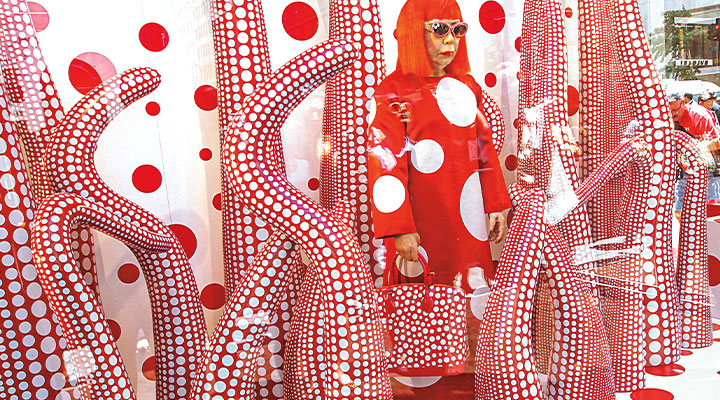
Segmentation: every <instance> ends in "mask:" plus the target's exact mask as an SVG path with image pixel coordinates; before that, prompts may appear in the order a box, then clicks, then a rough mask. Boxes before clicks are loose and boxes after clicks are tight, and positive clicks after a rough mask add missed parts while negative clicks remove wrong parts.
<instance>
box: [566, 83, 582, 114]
mask: <svg viewBox="0 0 720 400" xmlns="http://www.w3.org/2000/svg"><path fill="white" fill-rule="evenodd" d="M578 109H580V93H579V92H578V90H577V89H575V86H572V85H568V115H570V116H573V115H575V114H576V113H577V112H578Z"/></svg>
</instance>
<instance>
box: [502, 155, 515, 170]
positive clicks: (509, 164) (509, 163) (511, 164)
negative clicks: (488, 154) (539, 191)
mask: <svg viewBox="0 0 720 400" xmlns="http://www.w3.org/2000/svg"><path fill="white" fill-rule="evenodd" d="M517 165H518V161H517V157H516V156H515V155H514V154H510V155H509V156H507V158H505V168H507V170H508V171H515V170H516V169H517Z"/></svg>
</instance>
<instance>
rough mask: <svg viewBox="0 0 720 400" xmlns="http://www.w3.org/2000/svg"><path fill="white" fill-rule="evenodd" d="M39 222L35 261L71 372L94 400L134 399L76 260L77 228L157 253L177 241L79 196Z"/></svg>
mask: <svg viewBox="0 0 720 400" xmlns="http://www.w3.org/2000/svg"><path fill="white" fill-rule="evenodd" d="M33 221H34V222H33V228H32V246H33V249H34V252H33V259H34V260H35V265H36V267H37V273H38V276H39V277H40V282H41V283H42V286H43V288H44V289H45V291H46V293H47V295H48V299H49V300H50V306H51V307H52V309H53V310H54V311H55V315H57V317H58V320H59V324H60V327H61V329H62V332H63V337H64V338H65V340H66V341H67V346H68V350H67V352H66V354H65V356H66V357H65V365H66V369H67V370H68V373H69V374H70V376H71V377H75V378H76V379H77V380H78V386H80V387H81V388H82V389H81V390H82V391H83V392H85V393H88V394H89V395H90V396H91V398H103V399H117V400H121V399H134V398H135V395H134V393H133V389H132V386H131V384H130V379H129V377H128V375H127V371H126V370H125V365H124V364H123V362H122V358H121V357H120V352H119V351H118V349H117V346H116V345H115V340H114V339H113V336H112V333H111V332H110V327H109V325H108V323H107V320H106V319H105V316H104V315H103V312H102V310H101V308H100V304H99V303H98V302H97V299H96V297H95V294H94V293H93V292H92V291H91V290H90V288H89V286H88V285H87V283H86V282H85V280H84V279H83V276H82V270H81V269H80V267H79V266H78V265H77V262H76V261H75V259H74V258H73V256H72V243H71V230H72V229H73V228H75V227H76V226H77V225H87V226H91V227H93V228H95V229H98V230H99V231H101V232H103V233H106V234H108V235H110V236H113V237H115V238H116V239H118V240H121V241H122V242H124V243H125V244H127V245H128V246H130V247H131V248H134V249H138V250H139V251H143V252H147V253H151V254H156V253H158V252H160V251H167V250H169V249H170V247H171V246H172V239H171V238H170V237H169V236H165V235H160V234H155V233H152V232H149V231H147V230H145V229H143V228H140V227H138V226H136V225H134V224H133V223H131V222H128V221H126V220H124V219H123V218H122V217H121V216H119V215H116V214H115V213H113V212H111V211H110V210H108V209H106V208H105V207H103V206H99V205H98V204H97V203H94V202H92V201H89V200H87V199H85V198H82V197H80V196H77V195H74V194H56V195H51V196H50V197H48V198H46V199H45V201H44V202H43V203H42V205H41V206H40V207H39V208H38V210H37V215H36V216H35V218H34V220H33Z"/></svg>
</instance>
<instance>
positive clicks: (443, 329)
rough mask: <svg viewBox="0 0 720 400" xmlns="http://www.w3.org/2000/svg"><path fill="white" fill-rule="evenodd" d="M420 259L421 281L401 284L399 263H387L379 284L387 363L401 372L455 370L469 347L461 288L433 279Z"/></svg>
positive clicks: (455, 372)
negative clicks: (394, 266)
mask: <svg viewBox="0 0 720 400" xmlns="http://www.w3.org/2000/svg"><path fill="white" fill-rule="evenodd" d="M420 264H421V265H422V268H423V282H422V283H402V284H400V283H399V278H400V272H399V271H398V269H397V268H387V269H386V270H385V274H384V276H383V287H382V288H380V289H378V291H379V297H380V305H381V307H380V314H381V320H382V321H383V324H384V328H385V353H386V355H387V357H388V369H389V371H390V372H391V373H395V374H397V375H400V376H439V375H459V374H461V373H462V372H463V370H464V368H465V360H466V359H467V353H468V341H467V323H466V314H465V307H466V302H465V293H464V292H463V291H462V289H460V288H456V287H454V286H448V285H436V284H434V283H433V273H432V272H430V268H429V267H428V264H427V261H426V260H425V259H424V257H422V256H420ZM392 265H395V263H393V264H392Z"/></svg>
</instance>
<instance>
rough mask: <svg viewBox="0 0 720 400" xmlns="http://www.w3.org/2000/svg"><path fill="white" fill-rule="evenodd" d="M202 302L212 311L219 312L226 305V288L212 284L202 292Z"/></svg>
mask: <svg viewBox="0 0 720 400" xmlns="http://www.w3.org/2000/svg"><path fill="white" fill-rule="evenodd" d="M200 301H201V302H202V304H203V305H204V306H205V308H208V309H210V310H217V309H219V308H220V307H222V306H223V305H224V304H225V287H224V286H223V285H221V284H219V283H211V284H209V285H207V286H205V287H204V288H203V290H202V292H200Z"/></svg>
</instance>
